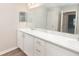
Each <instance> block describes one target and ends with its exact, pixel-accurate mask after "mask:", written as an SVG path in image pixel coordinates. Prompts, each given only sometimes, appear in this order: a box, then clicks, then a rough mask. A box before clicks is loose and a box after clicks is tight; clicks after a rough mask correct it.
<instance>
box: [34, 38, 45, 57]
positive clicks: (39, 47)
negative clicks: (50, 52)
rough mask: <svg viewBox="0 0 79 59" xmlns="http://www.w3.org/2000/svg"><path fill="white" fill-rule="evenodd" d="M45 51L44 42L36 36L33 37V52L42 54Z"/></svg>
mask: <svg viewBox="0 0 79 59" xmlns="http://www.w3.org/2000/svg"><path fill="white" fill-rule="evenodd" d="M44 52H45V42H44V41H43V40H40V39H38V38H35V40H34V54H37V55H39V56H40V55H44Z"/></svg>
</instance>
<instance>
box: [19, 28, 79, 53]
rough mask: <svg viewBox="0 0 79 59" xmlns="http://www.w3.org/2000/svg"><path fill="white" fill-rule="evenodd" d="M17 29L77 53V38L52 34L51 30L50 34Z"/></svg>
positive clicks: (78, 48)
mask: <svg viewBox="0 0 79 59" xmlns="http://www.w3.org/2000/svg"><path fill="white" fill-rule="evenodd" d="M18 30H19V31H22V32H25V33H28V34H31V35H33V36H36V37H38V38H41V39H43V40H45V41H48V42H50V43H53V44H57V45H60V46H62V47H65V48H68V49H70V50H73V51H75V52H78V53H79V41H78V39H77V38H71V37H66V36H63V35H57V34H54V33H53V32H52V34H51V33H47V32H45V31H40V30H31V29H18Z"/></svg>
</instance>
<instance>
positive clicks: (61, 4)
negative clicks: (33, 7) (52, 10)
mask: <svg viewBox="0 0 79 59" xmlns="http://www.w3.org/2000/svg"><path fill="white" fill-rule="evenodd" d="M68 5H77V3H43V6H45V7H48V8H49V7H63V6H68Z"/></svg>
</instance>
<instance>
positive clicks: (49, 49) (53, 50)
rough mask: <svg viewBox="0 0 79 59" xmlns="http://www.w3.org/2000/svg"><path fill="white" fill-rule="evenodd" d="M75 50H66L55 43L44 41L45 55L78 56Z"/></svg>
mask: <svg viewBox="0 0 79 59" xmlns="http://www.w3.org/2000/svg"><path fill="white" fill-rule="evenodd" d="M78 55H79V54H76V53H75V52H72V51H69V50H66V49H64V48H61V47H59V46H57V45H53V44H50V43H46V56H78Z"/></svg>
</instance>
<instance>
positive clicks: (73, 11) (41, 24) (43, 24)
mask: <svg viewBox="0 0 79 59" xmlns="http://www.w3.org/2000/svg"><path fill="white" fill-rule="evenodd" d="M35 5H36V4H33V5H32V4H31V6H30V7H29V8H28V11H27V22H28V23H29V24H31V27H32V28H41V29H47V30H51V31H59V32H63V33H69V34H78V32H79V31H78V12H79V11H78V9H79V6H78V4H77V3H75V4H74V3H42V4H39V5H36V6H35ZM27 6H28V4H27Z"/></svg>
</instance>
